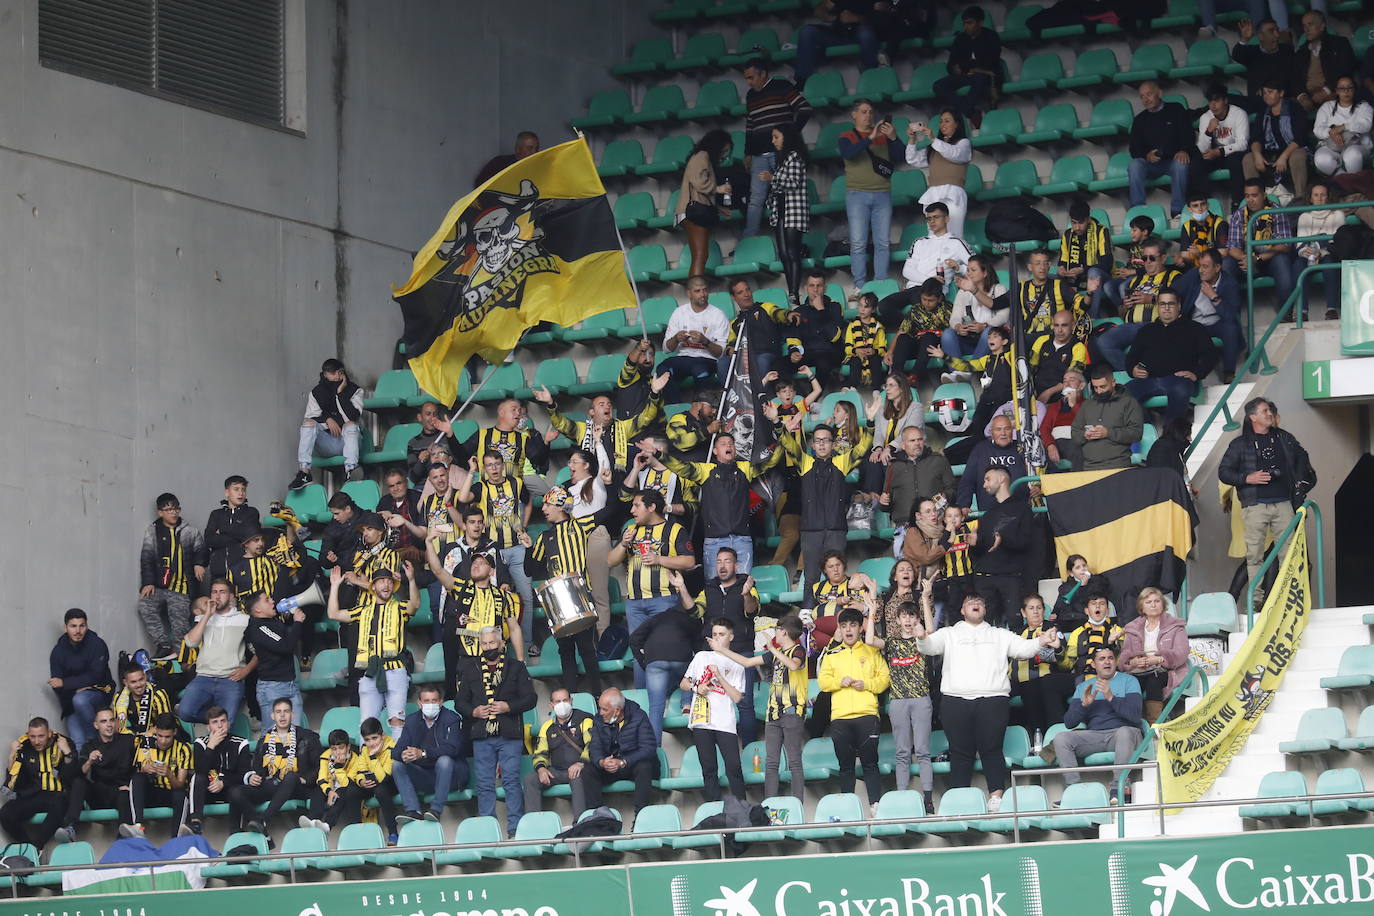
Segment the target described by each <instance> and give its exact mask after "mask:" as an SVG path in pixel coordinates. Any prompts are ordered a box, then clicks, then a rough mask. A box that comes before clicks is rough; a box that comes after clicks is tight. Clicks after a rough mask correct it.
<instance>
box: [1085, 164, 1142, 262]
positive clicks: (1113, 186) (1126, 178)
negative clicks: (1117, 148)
mask: <svg viewBox="0 0 1374 916" xmlns="http://www.w3.org/2000/svg"><path fill="white" fill-rule="evenodd" d="M1130 168H1131V154H1130V153H1124V152H1123V153H1112V155H1111V157H1110V158H1108V159H1107V169H1106V173H1105V174H1104V175H1103V177H1101V178H1096V179H1094V180H1092V181H1090V182H1088V190H1089V191H1096V192H1103V191H1115V190H1119V189H1121V188H1124V187H1126V186H1128V185H1129V184H1130ZM1113 241H1114V242H1115V241H1116V238H1115V237H1113Z"/></svg>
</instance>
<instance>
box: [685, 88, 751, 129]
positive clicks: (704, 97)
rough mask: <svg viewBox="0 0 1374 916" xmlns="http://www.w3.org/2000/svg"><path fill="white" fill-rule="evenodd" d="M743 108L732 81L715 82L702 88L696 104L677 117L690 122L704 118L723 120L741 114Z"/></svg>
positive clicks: (737, 89)
mask: <svg viewBox="0 0 1374 916" xmlns="http://www.w3.org/2000/svg"><path fill="white" fill-rule="evenodd" d="M743 111H744V106H743V105H742V104H741V103H740V100H739V88H738V87H737V86H735V84H734V81H732V80H716V81H715V82H711V83H707V84H706V85H704V86H702V87H701V89H700V90H699V91H698V92H697V100H696V104H694V105H693V106H692V107H691V108H689V109H688V110H687V111H685V112H679V113H678V116H679V117H682V118H686V119H688V120H691V121H699V120H703V119H705V118H723V117H725V116H726V115H733V114H738V113H743Z"/></svg>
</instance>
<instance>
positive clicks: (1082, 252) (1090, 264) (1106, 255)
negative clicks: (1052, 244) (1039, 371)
mask: <svg viewBox="0 0 1374 916" xmlns="http://www.w3.org/2000/svg"><path fill="white" fill-rule="evenodd" d="M1112 267H1113V260H1112V234H1111V231H1110V230H1109V229H1108V228H1107V227H1106V226H1104V225H1102V224H1101V223H1099V222H1098V221H1097V220H1096V218H1094V217H1093V215H1092V210H1090V209H1089V208H1088V202H1087V201H1086V200H1084V199H1083V198H1081V197H1075V198H1074V199H1073V201H1072V202H1071V203H1070V204H1069V228H1067V229H1065V230H1064V232H1063V234H1062V235H1060V236H1059V264H1058V269H1057V270H1056V273H1057V274H1058V275H1059V276H1060V277H1062V278H1064V279H1066V280H1071V281H1073V285H1074V287H1075V289H1077V290H1078V292H1080V293H1086V294H1087V295H1088V296H1089V298H1090V299H1091V301H1092V309H1091V311H1092V314H1093V317H1094V318H1096V317H1097V316H1098V314H1099V312H1100V310H1101V306H1102V302H1101V300H1102V295H1103V294H1102V292H1101V288H1102V285H1103V284H1105V283H1106V282H1107V281H1108V280H1109V279H1111V276H1112Z"/></svg>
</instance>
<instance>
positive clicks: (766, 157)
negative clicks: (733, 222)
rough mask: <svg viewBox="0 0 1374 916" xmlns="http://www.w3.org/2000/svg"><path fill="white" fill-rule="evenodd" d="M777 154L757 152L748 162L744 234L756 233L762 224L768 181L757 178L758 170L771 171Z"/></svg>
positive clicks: (776, 160) (766, 200) (774, 165)
mask: <svg viewBox="0 0 1374 916" xmlns="http://www.w3.org/2000/svg"><path fill="white" fill-rule="evenodd" d="M777 162H778V155H777V153H774V152H772V151H771V150H770V151H769V152H766V153H759V154H758V155H757V156H755V157H754V158H753V161H752V162H751V163H750V164H749V209H748V210H746V211H744V234H745V236H751V235H758V234H759V227H760V226H762V225H763V205H764V204H766V203H767V202H768V185H769V182H767V181H764V180H763V179H761V178H759V172H772V171H773V169H774V168H775V167H776V166H777Z"/></svg>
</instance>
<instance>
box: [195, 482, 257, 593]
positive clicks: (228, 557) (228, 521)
mask: <svg viewBox="0 0 1374 916" xmlns="http://www.w3.org/2000/svg"><path fill="white" fill-rule="evenodd" d="M261 527H262V523H261V518H260V517H259V515H258V510H257V509H255V508H253V507H252V506H250V505H248V480H247V479H246V478H244V477H240V476H239V475H238V474H231V475H230V476H228V477H226V478H225V479H224V499H222V500H220V504H219V508H217V509H214V510H213V511H211V513H210V518H209V519H208V520H207V521H206V522H205V549H206V550H208V551H209V552H210V563H209V566H208V567H207V569H206V572H207V573H208V574H209V576H210V578H212V579H216V578H222V577H224V576H226V575H228V573H229V564H230V563H234V562H236V561H237V560H238V559H239V558H240V557H241V556H243V542H244V540H245V539H246V538H247V537H248V536H249V534H250V533H256V532H257V531H258V530H259V529H260V528H261Z"/></svg>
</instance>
